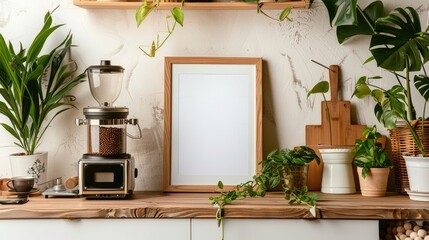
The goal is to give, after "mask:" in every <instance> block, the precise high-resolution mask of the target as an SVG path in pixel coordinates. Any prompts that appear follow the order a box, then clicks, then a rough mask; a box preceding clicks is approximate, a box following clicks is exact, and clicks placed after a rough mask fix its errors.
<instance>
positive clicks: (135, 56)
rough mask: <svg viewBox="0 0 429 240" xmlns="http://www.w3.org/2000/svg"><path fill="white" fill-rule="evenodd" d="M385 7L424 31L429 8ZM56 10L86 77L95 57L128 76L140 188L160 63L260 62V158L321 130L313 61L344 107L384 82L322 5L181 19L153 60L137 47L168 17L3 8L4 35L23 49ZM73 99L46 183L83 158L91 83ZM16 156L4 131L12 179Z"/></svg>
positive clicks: (364, 104) (153, 155) (155, 122)
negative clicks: (312, 128) (418, 19)
mask: <svg viewBox="0 0 429 240" xmlns="http://www.w3.org/2000/svg"><path fill="white" fill-rule="evenodd" d="M361 2H369V1H361ZM385 4H386V6H387V7H388V8H390V9H392V8H394V7H396V6H405V4H410V5H412V6H414V7H415V8H417V9H418V11H419V12H421V16H422V22H423V26H426V16H427V11H428V9H429V3H428V1H427V0H413V1H401V0H389V1H385ZM57 5H60V8H59V9H58V10H57V11H56V12H55V13H54V22H55V23H58V24H59V23H65V24H66V26H65V27H63V28H61V29H60V30H59V31H58V32H57V35H56V36H60V37H58V39H56V40H57V41H59V40H60V39H61V38H62V37H63V35H65V34H66V33H67V32H68V31H69V30H71V31H72V33H73V36H74V44H76V45H78V47H76V48H75V49H73V52H72V55H73V56H72V57H73V58H74V59H76V60H77V62H78V64H79V66H80V69H81V70H82V71H83V70H84V69H85V68H87V67H88V66H90V65H94V64H98V63H99V60H100V59H111V60H112V61H113V63H114V64H117V65H122V66H123V67H124V68H125V69H126V78H125V82H124V85H123V89H122V94H121V96H120V98H119V99H118V100H117V102H116V105H125V106H128V107H129V109H130V117H136V118H138V119H139V120H140V124H141V126H142V128H143V136H144V137H143V139H141V140H131V139H130V140H128V152H129V153H132V154H133V155H134V156H135V158H136V165H137V166H138V168H139V171H140V176H139V178H138V179H137V189H138V190H161V189H162V136H163V122H162V117H163V116H162V108H163V104H164V103H163V67H164V66H163V58H164V56H262V57H263V58H264V60H265V63H264V74H263V81H264V84H263V87H264V90H263V92H264V105H263V106H264V127H263V129H264V136H263V141H264V153H267V152H269V151H270V150H271V149H273V148H274V147H293V146H297V145H302V144H304V143H305V125H310V124H312V125H314V124H320V104H319V102H320V98H317V97H316V98H310V99H309V100H307V98H306V94H307V91H308V89H309V88H310V87H311V86H313V85H314V84H315V83H316V82H317V81H319V80H321V79H327V78H328V72H327V70H325V69H323V68H321V67H319V66H318V65H316V64H314V63H312V62H311V61H310V60H311V59H314V60H317V61H319V62H321V63H323V64H325V65H330V64H339V65H340V66H341V69H342V75H343V79H342V83H341V84H342V95H343V99H344V100H349V98H350V96H351V93H352V90H353V87H354V82H355V81H356V79H357V78H358V77H360V76H361V75H364V74H369V75H386V76H388V74H385V73H384V72H381V71H380V70H379V69H378V68H376V67H374V64H369V65H367V66H362V63H363V62H364V61H365V60H366V59H367V58H368V56H369V52H368V49H367V48H368V43H367V41H368V39H367V38H359V39H354V40H352V41H349V42H348V43H347V44H346V45H343V46H341V45H339V44H338V43H337V41H336V36H335V31H334V30H333V29H332V28H331V27H330V26H329V23H328V16H327V11H326V9H325V7H324V6H323V4H322V3H321V2H320V1H316V2H315V3H314V4H313V5H312V7H311V9H303V10H301V9H299V10H294V11H293V13H292V16H291V17H292V18H293V19H294V22H292V23H277V22H273V21H271V20H269V19H267V18H265V17H264V16H262V15H257V14H256V10H255V11H239V10H224V11H190V10H188V11H185V27H183V28H180V27H179V28H177V30H176V32H175V33H174V35H173V36H172V37H171V39H170V40H168V42H167V43H166V45H165V46H164V47H163V48H162V49H161V50H160V51H159V52H158V55H157V57H155V58H148V57H145V56H144V55H143V54H142V53H141V52H140V51H139V49H138V46H139V45H144V44H148V43H150V42H151V41H152V38H153V37H154V36H155V35H156V32H157V31H158V30H161V29H163V28H164V27H165V25H164V23H165V20H164V17H165V14H166V13H167V11H157V12H155V13H153V14H151V15H150V16H149V17H148V19H147V20H146V21H145V22H144V23H143V24H142V26H141V27H140V28H139V29H137V28H136V24H135V22H134V11H133V10H88V9H82V8H79V7H76V6H74V5H73V4H72V0H0V32H1V33H2V34H3V35H4V37H5V38H6V39H8V40H11V41H12V42H14V43H16V42H18V41H21V42H22V43H23V45H24V46H28V44H29V43H30V40H31V39H32V38H33V37H34V35H35V34H36V33H37V32H38V30H39V28H40V27H41V25H42V19H43V16H44V14H45V13H46V11H48V10H52V9H54V8H55V7H56V6H57ZM362 5H365V4H362ZM268 12H269V13H270V14H278V13H279V11H278V10H276V11H268ZM51 44H52V43H51ZM73 93H74V94H75V95H76V96H77V102H76V105H77V107H78V108H79V109H78V110H76V109H73V110H70V111H68V112H66V113H65V114H62V115H61V116H60V117H59V118H58V119H56V121H54V122H53V124H52V126H51V127H50V129H49V130H48V132H47V133H46V136H45V138H44V141H43V143H42V145H41V146H40V148H39V150H41V151H48V152H49V161H50V162H49V170H50V173H49V174H50V176H51V177H58V176H62V177H69V176H72V175H76V174H77V161H78V160H79V158H80V157H81V155H82V154H83V153H85V151H86V140H85V139H86V130H85V127H77V126H75V124H74V119H75V118H82V117H83V114H82V108H83V107H85V106H90V105H95V104H96V103H95V101H94V100H93V99H92V97H91V95H90V93H89V88H88V85H87V83H84V84H82V85H80V86H78V87H77V88H76V89H75V90H74V91H73ZM352 102H353V106H355V107H356V109H355V111H354V114H353V121H354V123H357V124H374V123H376V119H375V117H374V115H373V114H372V107H373V106H372V103H371V102H370V101H360V102H359V104H358V105H357V104H355V103H356V100H355V99H352ZM420 104H422V102H420ZM0 120H1V121H5V119H2V118H0ZM129 128H130V127H129ZM16 151H18V149H17V148H15V147H13V140H12V139H11V138H10V137H9V135H8V134H7V133H6V131H5V130H4V129H0V177H1V176H9V175H10V169H9V160H8V156H7V155H8V154H9V153H12V152H16Z"/></svg>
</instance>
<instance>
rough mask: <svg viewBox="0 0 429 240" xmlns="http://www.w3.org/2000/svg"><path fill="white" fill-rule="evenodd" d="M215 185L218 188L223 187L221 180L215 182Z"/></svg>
mask: <svg viewBox="0 0 429 240" xmlns="http://www.w3.org/2000/svg"><path fill="white" fill-rule="evenodd" d="M217 187H218V188H219V189H223V182H222V181H219V182H217Z"/></svg>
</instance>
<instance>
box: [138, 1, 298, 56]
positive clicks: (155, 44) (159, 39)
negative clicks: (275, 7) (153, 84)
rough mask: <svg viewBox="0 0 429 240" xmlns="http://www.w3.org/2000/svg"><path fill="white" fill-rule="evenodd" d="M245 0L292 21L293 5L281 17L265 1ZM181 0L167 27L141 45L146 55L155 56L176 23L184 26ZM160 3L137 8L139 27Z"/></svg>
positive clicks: (173, 11)
mask: <svg viewBox="0 0 429 240" xmlns="http://www.w3.org/2000/svg"><path fill="white" fill-rule="evenodd" d="M243 1H244V2H248V3H255V5H256V10H257V12H258V13H260V14H262V15H264V16H266V17H268V18H269V19H272V20H274V21H279V22H282V21H284V20H288V21H292V20H291V19H290V18H289V14H290V12H291V10H292V7H287V8H285V9H283V11H282V12H281V13H280V15H279V17H278V18H275V17H272V16H270V15H268V14H267V13H266V12H265V11H264V10H263V9H262V7H263V6H264V3H263V2H261V1H260V0H243ZM180 2H181V5H180V7H174V8H172V9H171V10H170V13H171V15H167V16H166V19H165V20H166V25H167V29H166V30H164V31H160V32H158V34H157V36H156V40H153V41H152V43H151V44H150V45H146V46H140V50H141V51H142V52H143V54H144V55H146V56H148V57H155V55H156V51H158V49H160V48H161V47H162V46H163V45H164V43H165V42H166V41H167V40H168V39H169V38H170V36H171V35H172V34H173V32H174V30H175V29H176V25H177V24H179V25H180V26H182V27H183V22H184V20H185V14H184V13H183V6H184V4H185V0H181V1H180ZM159 5H160V1H159V0H155V1H153V2H152V1H148V0H145V1H144V2H143V4H142V5H141V6H140V7H139V8H137V10H136V15H135V18H136V23H137V27H139V26H140V25H141V24H142V23H143V21H144V20H145V19H146V17H147V16H148V15H149V14H150V13H151V12H152V11H153V10H156V9H157V8H158V7H159ZM171 19H172V21H171ZM171 22H172V23H171ZM160 33H161V34H160Z"/></svg>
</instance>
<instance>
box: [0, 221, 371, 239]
mask: <svg viewBox="0 0 429 240" xmlns="http://www.w3.org/2000/svg"><path fill="white" fill-rule="evenodd" d="M0 229H1V231H0V239H1V240H3V239H17V240H21V239H36V240H39V239H40V240H58V239H61V240H76V239H78V240H94V239H103V240H131V239H133V240H134V239H136V240H220V239H221V229H220V228H218V227H217V224H216V220H215V219H146V218H145V219H135V218H134V219H81V220H65V219H22V220H0ZM241 239H246V240H261V239H262V240H285V239H288V240H289V239H317V240H336V239H347V240H362V239H365V240H378V220H302V219H226V220H225V240H241Z"/></svg>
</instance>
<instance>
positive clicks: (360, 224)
mask: <svg viewBox="0 0 429 240" xmlns="http://www.w3.org/2000/svg"><path fill="white" fill-rule="evenodd" d="M191 229H192V233H191V237H192V238H191V239H192V240H220V239H221V230H220V229H219V228H218V227H217V224H216V220H214V219H192V222H191ZM240 239H246V240H261V239H262V240H286V239H287V240H292V239H317V240H336V239H347V240H362V239H365V240H378V239H379V238H378V220H303V219H226V220H225V240H240Z"/></svg>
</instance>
